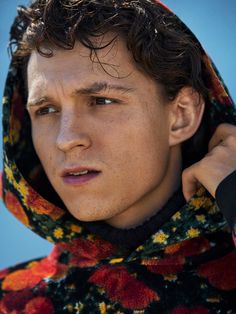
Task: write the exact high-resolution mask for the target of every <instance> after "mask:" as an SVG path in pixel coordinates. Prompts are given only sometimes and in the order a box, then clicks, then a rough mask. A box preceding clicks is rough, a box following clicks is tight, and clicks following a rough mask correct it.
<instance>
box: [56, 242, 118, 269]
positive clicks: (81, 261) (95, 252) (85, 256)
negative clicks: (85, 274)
mask: <svg viewBox="0 0 236 314" xmlns="http://www.w3.org/2000/svg"><path fill="white" fill-rule="evenodd" d="M59 247H60V248H61V249H63V250H66V251H69V252H70V253H71V259H70V263H71V265H73V266H78V267H92V266H95V265H96V264H97V263H98V262H99V261H100V260H102V259H104V258H107V257H109V256H111V255H112V254H113V253H114V252H115V248H114V246H113V245H112V244H111V243H109V242H107V241H104V240H100V239H95V240H86V239H75V240H73V241H71V242H69V243H61V244H59Z"/></svg>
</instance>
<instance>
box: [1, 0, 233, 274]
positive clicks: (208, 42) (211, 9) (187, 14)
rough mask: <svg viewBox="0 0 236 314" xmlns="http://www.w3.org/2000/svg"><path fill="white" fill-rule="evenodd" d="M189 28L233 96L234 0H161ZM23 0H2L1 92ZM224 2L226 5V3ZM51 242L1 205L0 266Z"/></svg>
mask: <svg viewBox="0 0 236 314" xmlns="http://www.w3.org/2000/svg"><path fill="white" fill-rule="evenodd" d="M163 2H164V3H165V4H166V5H168V6H169V7H170V8H171V9H172V10H173V11H174V12H176V13H177V15H179V17H181V18H182V20H183V21H184V22H185V23H186V24H187V25H188V26H189V27H190V28H191V29H192V31H193V32H194V33H195V34H196V35H197V37H198V38H199V40H200V41H201V42H202V44H203V46H204V47H205V50H206V51H207V52H208V53H209V55H210V56H211V57H212V59H213V60H214V62H215V64H216V65H217V67H218V69H219V71H220V73H221V75H222V77H223V79H224V80H225V83H226V85H227V86H228V88H229V90H230V93H231V95H232V97H233V99H234V100H236V85H235V83H236V74H235V71H236V58H235V51H236V36H235V29H236V19H235V15H234V12H236V1H235V0H226V1H222V0H198V1H189V0H178V1H176V0H175V1H174V0H163ZM27 3H28V1H26V0H10V1H9V0H1V11H0V94H1V95H2V94H3V88H4V82H5V77H6V74H7V69H8V64H9V61H10V60H9V57H8V54H7V41H8V33H9V28H10V24H11V22H12V20H13V17H14V16H15V14H16V7H17V5H19V4H27ZM226 4H227V5H226ZM50 249H51V245H50V244H48V243H47V242H46V241H45V240H43V239H40V238H39V237H38V236H36V235H34V234H33V233H32V232H31V231H29V230H27V229H26V228H25V227H24V226H22V225H21V224H20V223H19V222H18V221H17V220H16V219H15V218H14V217H12V216H11V215H10V214H9V213H8V212H7V211H6V209H5V208H4V206H3V205H2V204H1V205H0V252H1V253H0V269H1V268H3V267H6V266H10V265H14V264H16V263H19V262H22V261H26V260H29V259H31V258H35V257H41V256H43V255H45V254H47V253H48V252H49V251H50Z"/></svg>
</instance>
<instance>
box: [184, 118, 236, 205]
mask: <svg viewBox="0 0 236 314" xmlns="http://www.w3.org/2000/svg"><path fill="white" fill-rule="evenodd" d="M208 151H209V153H208V154H207V155H206V156H205V157H204V158H203V159H202V160H200V161H199V162H197V163H195V164H193V165H192V166H190V167H189V168H186V169H185V170H184V171H183V174H182V184H183V194H184V197H185V199H186V200H187V201H188V200H189V199H190V198H191V197H192V196H193V195H194V194H195V193H196V192H197V190H198V189H199V188H200V186H201V185H203V186H204V187H205V188H206V189H207V190H208V192H209V193H210V194H211V195H212V196H213V197H215V192H216V189H217V187H218V185H219V184H220V182H221V181H222V180H223V179H224V178H226V177H227V176H228V175H229V174H230V173H232V172H233V171H234V170H236V126H234V125H231V124H226V123H225V124H221V125H220V126H218V128H217V129H216V131H215V133H214V135H213V136H212V138H211V140H210V142H209V145H208Z"/></svg>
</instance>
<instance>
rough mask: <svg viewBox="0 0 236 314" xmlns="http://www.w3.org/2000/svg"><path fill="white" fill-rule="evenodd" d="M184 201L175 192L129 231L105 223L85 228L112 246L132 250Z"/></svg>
mask: <svg viewBox="0 0 236 314" xmlns="http://www.w3.org/2000/svg"><path fill="white" fill-rule="evenodd" d="M185 202H186V201H185V199H184V196H183V193H182V191H181V189H179V190H178V191H176V192H175V193H174V195H173V196H172V197H171V198H170V199H169V200H168V202H167V203H166V205H165V206H163V208H162V209H161V210H159V211H158V212H157V213H156V214H155V215H154V216H152V217H150V219H149V220H147V221H146V222H144V223H143V224H142V225H140V226H137V227H135V228H130V229H119V228H115V227H112V226H110V225H108V224H107V223H105V222H88V223H86V224H85V226H86V227H87V228H88V229H89V231H90V232H92V233H94V234H96V235H98V236H100V237H101V238H103V239H105V240H109V241H110V242H112V243H113V244H116V245H119V246H122V247H125V248H127V249H134V248H136V247H138V246H139V245H141V244H142V243H143V242H145V241H146V240H147V239H148V238H149V237H150V236H151V235H152V234H153V233H154V232H155V231H156V230H158V229H159V228H160V227H161V226H162V225H163V224H164V223H165V222H166V221H167V220H168V219H169V218H170V217H171V216H173V215H174V213H175V212H177V211H178V210H179V208H181V207H182V206H183V205H184V203H185Z"/></svg>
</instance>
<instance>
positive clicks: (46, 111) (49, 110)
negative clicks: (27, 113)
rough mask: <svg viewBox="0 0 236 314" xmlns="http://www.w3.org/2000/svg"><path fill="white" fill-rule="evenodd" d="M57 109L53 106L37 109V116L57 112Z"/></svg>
mask: <svg viewBox="0 0 236 314" xmlns="http://www.w3.org/2000/svg"><path fill="white" fill-rule="evenodd" d="M55 112H57V110H56V109H55V108H53V107H51V106H45V107H42V108H39V109H38V110H36V112H35V114H36V115H37V116H44V115H46V114H50V113H55Z"/></svg>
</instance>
